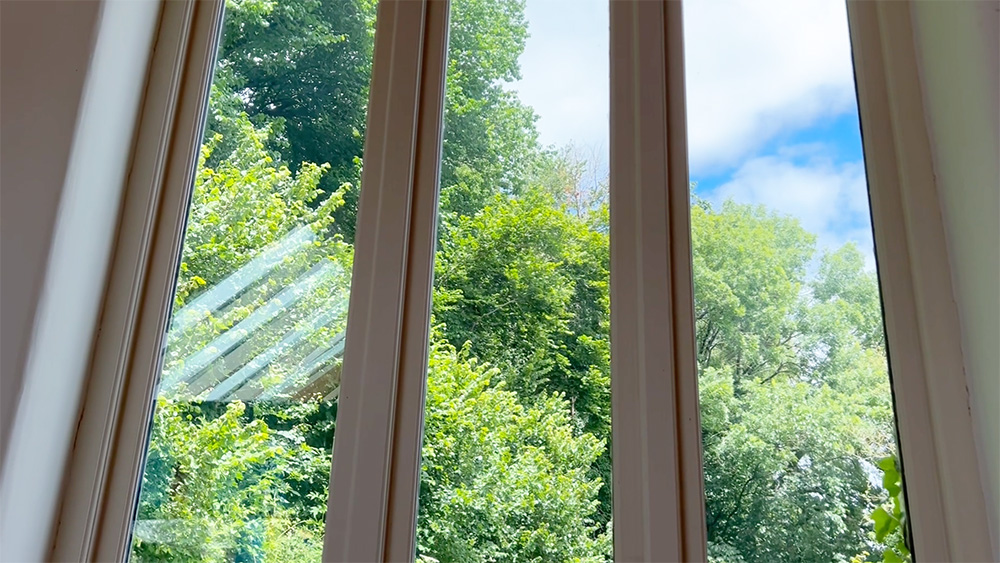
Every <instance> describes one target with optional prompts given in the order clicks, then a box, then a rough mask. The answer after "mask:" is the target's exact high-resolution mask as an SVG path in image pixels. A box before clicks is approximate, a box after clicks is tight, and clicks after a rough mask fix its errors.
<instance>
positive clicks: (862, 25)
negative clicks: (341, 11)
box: [52, 0, 990, 562]
mask: <svg viewBox="0 0 1000 563" xmlns="http://www.w3.org/2000/svg"><path fill="white" fill-rule="evenodd" d="M610 4H611V6H610V9H611V35H610V37H611V47H610V56H611V65H610V66H611V73H612V75H611V88H612V91H611V121H612V123H611V244H612V251H611V252H612V253H611V256H612V262H611V270H612V272H611V276H612V279H611V302H612V334H611V344H612V371H613V373H614V376H613V377H612V419H613V426H612V432H613V448H614V449H613V460H614V463H615V471H614V474H613V483H612V485H613V491H614V496H613V498H614V517H615V542H614V543H615V559H616V560H617V561H620V562H625V561H682V560H683V561H693V560H704V559H705V557H706V552H705V525H704V502H703V497H704V492H703V485H702V476H701V471H702V468H701V441H700V429H699V422H698V416H699V415H698V393H697V374H696V363H695V352H694V344H693V339H694V321H693V303H692V274H691V242H690V216H689V213H690V209H689V193H688V176H687V147H686V142H687V141H686V124H685V104H684V71H683V50H682V47H683V45H682V43H683V42H682V34H681V12H680V3H679V2H677V1H670V0H661V1H649V0H611V3H610ZM222 5H223V1H222V0H208V1H198V0H173V1H164V2H163V12H162V16H161V21H160V31H159V35H158V39H157V46H156V51H155V54H154V58H153V60H152V61H151V67H150V68H151V70H150V73H149V77H148V84H147V87H146V98H145V102H144V108H143V113H142V116H141V121H140V129H139V133H138V135H137V141H136V145H135V149H134V156H133V162H132V172H131V174H130V181H129V183H128V185H127V188H126V195H125V202H124V207H123V210H124V211H123V214H122V218H121V223H120V225H119V228H118V235H117V240H118V242H117V246H116V249H115V254H114V258H113V265H112V272H111V276H110V281H109V284H108V288H107V295H106V298H105V302H104V303H103V315H102V320H101V329H100V333H99V337H98V339H97V341H96V342H95V344H94V351H93V356H92V358H93V359H92V365H91V370H90V377H89V382H88V387H87V393H86V397H85V400H84V404H83V407H82V411H81V417H80V424H79V427H78V430H77V436H76V442H75V447H74V451H73V452H72V454H71V455H72V461H71V465H70V468H71V470H70V471H68V473H67V478H66V482H65V485H64V488H63V494H62V498H63V501H62V508H61V511H60V517H59V521H58V522H57V523H56V524H58V527H57V533H56V535H55V537H54V540H53V551H52V559H53V560H60V561H62V560H78V561H121V560H123V559H125V558H126V557H127V553H128V549H129V541H130V528H131V524H132V518H133V512H134V509H135V502H136V500H135V499H136V495H137V492H138V490H137V488H138V484H139V480H140V475H141V471H142V463H143V459H144V455H145V449H146V445H147V440H148V430H149V420H150V415H151V410H152V406H153V397H154V395H155V391H156V380H157V377H158V374H159V371H160V362H161V351H162V347H163V339H164V334H165V329H166V326H167V320H168V315H169V311H170V303H171V300H172V295H173V291H174V284H175V279H176V269H177V263H178V260H179V253H180V248H181V241H182V237H183V233H184V223H185V219H186V213H187V206H188V202H189V200H190V189H191V185H192V182H193V178H194V164H195V162H196V160H197V149H198V144H199V142H200V140H201V135H202V128H203V122H204V116H205V106H206V100H207V92H208V85H209V83H210V80H211V73H212V68H213V64H214V60H215V49H216V45H217V43H218V39H219V33H220V30H221V22H222ZM900 6H902V7H900ZM849 14H850V22H851V31H852V45H853V49H854V55H855V61H856V62H855V67H856V71H857V76H858V89H859V105H860V108H861V119H862V124H863V129H864V133H865V138H866V140H868V141H869V142H868V145H867V146H866V147H865V156H866V160H867V167H868V174H869V181H870V186H871V187H870V190H871V200H872V215H873V223H874V225H875V238H876V248H877V249H878V250H879V256H880V278H881V285H882V291H883V295H884V297H885V312H886V324H887V327H888V341H889V347H890V349H891V351H892V357H891V367H892V370H893V373H894V378H895V394H896V397H897V410H898V413H899V414H898V417H899V434H900V441H901V449H902V459H903V463H904V465H905V466H906V479H907V494H908V502H909V506H910V507H911V511H910V519H911V525H912V527H913V530H914V535H915V541H916V550H915V551H916V555H917V557H918V558H919V559H920V560H927V561H932V560H941V561H944V560H987V559H989V557H990V554H989V551H988V549H989V531H988V530H984V529H983V526H985V522H986V520H985V518H981V519H980V518H977V517H975V515H977V514H980V513H982V514H985V507H984V506H983V501H982V496H981V494H980V495H978V496H977V492H981V481H980V480H979V475H978V465H977V464H976V463H963V460H974V459H975V458H974V456H975V449H974V444H973V442H972V431H971V421H970V420H969V419H968V410H967V405H968V401H967V399H966V398H965V397H964V395H963V394H962V391H963V390H964V377H961V376H962V373H961V369H962V360H961V354H960V348H959V347H958V346H959V343H958V342H957V340H956V339H957V334H958V331H957V316H956V314H955V311H954V303H953V302H952V301H951V299H950V296H951V286H950V279H949V278H948V276H947V273H946V272H947V269H946V268H944V267H939V265H940V264H947V251H946V249H945V248H944V246H943V243H942V242H941V241H943V237H940V236H939V235H940V234H941V232H942V231H941V227H940V216H939V215H936V214H935V212H934V209H936V207H935V206H936V205H937V200H936V195H935V194H934V192H933V190H934V186H933V181H930V180H928V178H930V177H931V176H930V173H929V171H928V170H927V169H926V167H927V166H929V162H930V159H929V155H928V154H927V150H926V148H927V146H926V124H925V123H924V121H923V120H922V119H920V118H917V119H912V118H913V117H914V115H916V116H920V115H921V112H922V106H921V105H920V103H921V101H920V100H919V84H917V83H916V82H914V80H915V74H914V71H913V64H914V63H913V60H912V52H913V44H912V37H911V31H910V29H909V27H908V26H909V23H908V22H909V20H908V18H909V9H908V8H907V7H905V5H902V4H901V3H873V2H863V1H855V0H851V2H849ZM447 31H448V3H447V1H445V0H383V1H382V3H381V5H380V6H379V16H378V20H377V31H376V47H375V49H376V50H375V57H374V65H373V78H372V86H371V103H370V113H369V118H368V119H369V123H368V131H369V133H370V134H371V135H370V136H371V138H370V139H369V141H368V142H367V144H366V147H365V163H366V166H365V171H364V186H365V188H364V190H362V194H361V203H360V211H359V213H360V215H359V225H358V235H357V241H356V243H357V244H356V252H355V265H354V272H353V281H352V293H351V307H350V312H349V318H350V322H349V324H348V336H347V348H346V351H345V360H344V371H343V373H344V375H343V387H342V391H341V396H340V403H341V406H340V411H339V413H338V435H337V442H336V446H335V447H336V453H335V455H334V461H333V467H332V471H331V495H330V498H329V505H328V507H329V509H328V520H327V533H326V537H325V540H324V560H326V561H402V560H407V559H411V558H412V556H413V553H414V541H415V540H414V528H415V524H416V513H417V506H416V502H417V494H418V478H419V460H420V446H421V439H422V427H423V424H422V421H423V395H424V387H425V378H426V363H427V345H428V342H427V341H428V332H429V326H428V319H429V311H430V295H431V292H430V289H431V281H432V273H433V256H434V241H435V225H436V208H437V183H438V174H439V165H438V163H439V160H440V150H441V137H442V131H441V124H442V119H441V117H442V111H443V109H442V108H443V102H442V100H443V95H444V73H445V69H446V60H445V57H446V51H447V49H446V46H447ZM911 90H912V92H916V95H915V96H914V95H913V94H912V92H911ZM914 104H916V105H914ZM907 117H909V118H910V119H907ZM373 132H377V133H373ZM924 157H927V158H924ZM922 167H924V168H922ZM942 260H943V262H942ZM942 272H944V273H942ZM942 320H943V322H942ZM952 329H954V330H952ZM368 335H377V338H375V337H369V336H368ZM930 374H947V375H946V376H937V377H931V376H930ZM929 436H932V437H933V439H928V437H929ZM970 511H971V512H970ZM970 514H971V515H972V517H971V518H970V516H969V515H970ZM984 542H985V547H984ZM984 555H985V556H984Z"/></svg>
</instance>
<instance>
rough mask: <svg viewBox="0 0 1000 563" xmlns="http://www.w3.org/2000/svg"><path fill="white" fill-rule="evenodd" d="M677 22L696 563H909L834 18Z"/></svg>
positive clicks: (775, 10) (692, 7)
mask: <svg viewBox="0 0 1000 563" xmlns="http://www.w3.org/2000/svg"><path fill="white" fill-rule="evenodd" d="M685 8H686V9H685V21H684V24H685V33H686V37H685V41H686V46H685V50H686V57H687V62H686V68H687V88H688V112H689V115H688V124H689V141H690V155H691V156H690V158H691V161H690V167H691V179H692V188H693V190H692V191H693V197H692V207H691V224H692V230H693V233H692V234H693V245H694V248H693V251H694V282H695V304H696V318H697V347H698V350H697V351H698V366H699V386H700V395H701V422H702V437H703V445H704V464H705V494H706V513H707V514H706V519H707V522H706V524H707V528H708V552H709V560H710V561H713V562H718V563H723V562H725V563H736V562H746V563H756V562H774V561H845V562H846V561H883V558H884V560H885V561H902V560H908V559H909V550H908V548H907V546H906V542H905V540H904V532H905V525H904V524H903V522H905V518H904V517H903V509H904V503H903V499H902V489H901V476H900V474H899V470H898V463H897V462H896V452H897V448H896V441H895V426H894V424H895V422H894V415H893V402H892V393H891V388H890V381H889V373H888V367H887V362H886V345H885V337H884V333H883V324H882V309H881V302H880V295H879V288H878V284H877V277H876V273H877V272H876V263H875V256H874V249H873V242H872V231H871V224H870V220H869V208H868V199H867V185H866V179H865V170H864V162H863V159H862V150H861V136H860V131H859V125H858V112H857V106H856V103H855V85H854V77H853V72H852V66H851V52H850V45H849V38H848V29H847V15H846V11H845V7H844V4H843V2H794V1H792V2H779V1H770V2H748V1H740V0H727V1H725V2H722V3H719V2H712V3H705V2H691V3H688V4H686V5H685Z"/></svg>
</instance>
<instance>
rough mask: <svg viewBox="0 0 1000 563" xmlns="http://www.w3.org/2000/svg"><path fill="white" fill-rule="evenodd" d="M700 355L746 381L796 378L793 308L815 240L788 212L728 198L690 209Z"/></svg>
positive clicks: (797, 361) (738, 382) (798, 369)
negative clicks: (716, 208)
mask: <svg viewBox="0 0 1000 563" xmlns="http://www.w3.org/2000/svg"><path fill="white" fill-rule="evenodd" d="M691 229H692V239H693V244H694V254H693V257H694V292H695V318H696V323H697V331H698V334H697V346H698V360H699V364H700V365H701V366H702V367H703V368H706V367H717V368H721V367H723V366H725V367H727V368H729V369H730V371H731V375H732V377H733V378H734V383H735V385H736V387H737V391H738V392H739V391H741V390H742V384H743V382H744V380H749V379H753V378H758V377H759V378H764V379H767V378H774V377H778V376H787V375H797V374H799V373H800V372H801V369H802V366H801V365H800V357H799V356H798V354H797V350H796V347H795V345H796V337H797V335H798V332H799V327H798V324H799V323H798V319H797V312H798V311H797V308H798V307H799V305H800V292H801V289H802V285H803V283H804V281H805V270H806V265H807V263H808V262H809V259H810V258H811V257H812V253H813V244H814V239H815V237H814V236H813V235H811V234H809V233H807V232H806V231H805V230H803V229H802V227H801V226H800V225H799V223H798V221H797V220H795V219H792V218H790V217H785V216H779V215H777V214H775V213H773V212H769V211H767V210H766V209H764V208H763V207H754V206H746V205H737V204H735V203H732V202H727V203H725V204H724V205H723V206H722V209H721V210H720V211H718V212H716V211H714V210H713V209H712V208H711V207H710V206H709V205H708V204H706V203H699V204H698V205H694V206H693V207H692V209H691Z"/></svg>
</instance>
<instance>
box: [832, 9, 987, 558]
mask: <svg viewBox="0 0 1000 563" xmlns="http://www.w3.org/2000/svg"><path fill="white" fill-rule="evenodd" d="M847 8H848V23H849V26H850V32H851V47H852V50H853V55H854V71H855V79H856V81H857V89H858V108H859V112H860V117H861V131H862V137H863V139H864V143H863V144H864V155H865V168H866V172H867V177H868V191H869V200H870V203H871V214H872V225H873V228H874V235H875V253H876V257H877V262H878V272H879V284H880V288H881V292H882V306H883V312H884V318H885V328H886V341H887V347H888V352H889V353H888V356H889V368H890V372H891V374H892V380H893V381H892V384H893V385H892V388H893V395H894V397H895V407H896V409H895V410H896V423H897V428H898V437H899V449H900V456H901V464H902V467H903V472H904V479H905V490H906V493H905V494H906V504H907V517H908V519H909V522H910V530H911V531H912V540H913V547H914V550H913V551H914V557H915V558H916V560H918V561H996V560H997V557H998V556H1000V554H997V553H994V552H993V547H992V544H991V539H990V529H989V519H988V515H987V508H986V502H985V498H984V489H983V483H984V482H983V480H982V476H981V474H980V465H979V463H978V455H979V454H978V453H977V449H976V444H975V438H974V434H973V423H972V416H971V413H970V410H969V397H968V384H967V381H966V378H965V365H964V359H963V357H962V343H961V330H960V324H959V319H958V309H957V307H956V305H955V299H954V295H955V294H954V290H953V287H952V280H951V269H950V264H951V261H950V259H949V255H948V249H947V246H946V242H945V230H944V224H943V223H942V218H941V200H940V199H939V197H938V194H937V182H936V179H935V177H934V170H933V166H932V162H933V161H932V155H931V150H930V137H929V135H928V125H927V119H926V116H925V113H924V101H923V94H922V87H921V84H920V79H919V68H918V62H917V61H918V58H917V50H916V44H915V43H914V35H913V14H912V6H911V3H909V2H872V1H870V0H848V2H847Z"/></svg>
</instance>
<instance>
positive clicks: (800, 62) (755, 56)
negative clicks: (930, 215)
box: [511, 0, 874, 267]
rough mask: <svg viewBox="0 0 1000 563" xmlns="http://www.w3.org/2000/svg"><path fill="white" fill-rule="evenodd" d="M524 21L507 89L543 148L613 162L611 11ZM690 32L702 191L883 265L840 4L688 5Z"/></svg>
mask: <svg viewBox="0 0 1000 563" xmlns="http://www.w3.org/2000/svg"><path fill="white" fill-rule="evenodd" d="M526 15H527V19H528V31H529V33H530V37H529V39H528V42H527V45H526V47H525V52H524V54H523V55H522V57H521V73H522V79H521V80H520V81H518V82H516V83H514V84H512V85H511V88H512V89H514V90H516V91H517V92H518V93H519V95H520V97H521V99H522V100H523V101H524V102H525V103H526V104H528V105H530V106H532V107H533V108H534V109H535V111H536V113H537V114H538V115H539V121H538V130H539V135H540V137H541V140H542V142H543V143H545V144H551V145H555V146H564V145H566V144H570V143H572V144H573V145H575V146H576V147H578V148H582V149H583V151H584V152H585V153H586V154H590V155H596V156H597V157H598V158H604V159H606V158H607V151H608V125H609V124H608V92H609V84H608V79H609V76H608V75H609V70H608V3H607V0H527V7H526ZM684 33H685V70H686V73H687V76H686V80H687V109H688V144H689V154H690V163H689V164H690V172H691V180H692V181H693V182H696V188H695V193H696V194H697V195H698V196H700V197H703V198H705V199H708V200H709V201H711V202H712V203H713V204H719V203H721V202H722V201H724V200H726V199H733V200H735V201H738V202H741V203H760V204H764V205H766V206H768V207H769V208H771V209H774V210H776V211H778V212H781V213H785V214H789V215H793V216H795V217H797V218H799V220H800V221H801V223H802V225H803V227H805V228H806V229H807V230H808V231H810V232H812V233H814V234H816V235H817V245H818V247H819V248H820V249H821V250H822V249H832V248H836V247H839V246H840V245H842V244H844V243H845V242H848V241H854V242H855V243H857V244H858V246H859V247H860V248H861V249H862V250H863V251H864V252H865V253H866V255H867V256H868V263H869V267H874V258H873V256H872V242H871V228H870V223H869V219H868V217H869V214H868V201H867V193H866V185H865V176H864V165H863V161H862V156H861V138H860V132H859V128H858V117H857V107H856V102H855V93H854V77H853V74H852V70H851V55H850V45H849V42H848V41H849V40H848V32H847V13H846V8H845V5H844V2H843V1H842V0H688V1H686V2H685V4H684ZM597 167H599V168H600V167H606V160H605V162H601V163H599V164H597Z"/></svg>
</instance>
